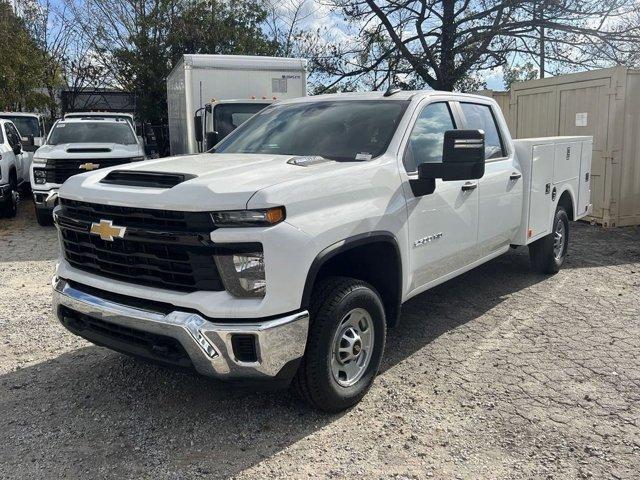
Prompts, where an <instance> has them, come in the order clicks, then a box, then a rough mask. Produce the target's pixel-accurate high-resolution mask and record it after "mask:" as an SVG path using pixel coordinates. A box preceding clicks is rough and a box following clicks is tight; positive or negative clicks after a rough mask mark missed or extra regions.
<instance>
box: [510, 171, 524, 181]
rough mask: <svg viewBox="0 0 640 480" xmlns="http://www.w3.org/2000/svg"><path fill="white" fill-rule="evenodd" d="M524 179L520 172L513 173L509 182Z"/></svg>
mask: <svg viewBox="0 0 640 480" xmlns="http://www.w3.org/2000/svg"><path fill="white" fill-rule="evenodd" d="M521 177H522V174H521V173H519V172H513V173H512V174H511V176H510V177H509V180H518V179H519V178H521Z"/></svg>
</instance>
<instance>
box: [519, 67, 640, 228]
mask: <svg viewBox="0 0 640 480" xmlns="http://www.w3.org/2000/svg"><path fill="white" fill-rule="evenodd" d="M507 119H508V120H507V121H508V123H509V129H510V130H511V134H512V135H513V137H514V138H528V137H545V136H557V135H591V136H592V137H593V157H592V166H591V199H592V202H593V213H592V216H591V217H590V218H592V219H593V220H595V221H596V222H597V223H599V224H601V225H603V226H607V227H615V226H624V225H638V224H640V71H639V70H631V69H627V68H624V67H615V68H608V69H603V70H594V71H590V72H583V73H574V74H569V75H561V76H558V77H550V78H543V79H539V80H531V81H527V82H520V83H514V84H513V85H512V86H511V101H510V107H509V115H508V116H507Z"/></svg>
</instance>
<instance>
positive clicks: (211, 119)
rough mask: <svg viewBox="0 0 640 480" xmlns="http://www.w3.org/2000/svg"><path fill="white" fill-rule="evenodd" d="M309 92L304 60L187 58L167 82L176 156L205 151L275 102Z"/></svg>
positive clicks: (171, 138) (237, 56) (173, 153)
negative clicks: (218, 113)
mask: <svg viewBox="0 0 640 480" xmlns="http://www.w3.org/2000/svg"><path fill="white" fill-rule="evenodd" d="M306 94H307V61H306V60H304V59H299V58H277V57H252V56H242V55H183V56H182V58H181V59H180V60H179V61H178V63H177V64H176V66H175V67H174V68H173V70H172V71H171V73H170V74H169V76H168V78H167V104H168V111H169V142H170V148H171V154H172V155H177V154H183V153H198V152H200V151H205V150H207V149H208V148H210V147H212V146H213V144H210V145H207V144H208V143H212V142H213V143H217V141H219V140H221V139H222V138H223V137H224V136H226V134H228V133H230V131H231V130H233V128H235V127H237V126H239V125H240V123H242V122H243V121H244V120H246V119H248V118H249V117H250V116H251V115H252V114H253V113H256V112H258V111H259V110H261V109H262V108H264V107H265V106H266V105H268V104H269V103H272V102H273V101H274V100H280V99H290V98H296V97H303V96H305V95H306ZM229 100H232V101H231V102H229ZM218 108H220V110H221V112H220V113H221V114H220V115H216V109H218ZM222 110H224V112H223V111H222ZM216 122H218V123H221V125H217V124H216ZM207 138H208V142H207V141H205V140H207Z"/></svg>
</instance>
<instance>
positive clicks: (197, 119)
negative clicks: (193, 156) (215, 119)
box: [193, 115, 202, 143]
mask: <svg viewBox="0 0 640 480" xmlns="http://www.w3.org/2000/svg"><path fill="white" fill-rule="evenodd" d="M193 125H194V128H195V130H196V142H198V143H200V142H202V116H201V115H194V117H193Z"/></svg>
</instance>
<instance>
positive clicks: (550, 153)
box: [527, 144, 556, 243]
mask: <svg viewBox="0 0 640 480" xmlns="http://www.w3.org/2000/svg"><path fill="white" fill-rule="evenodd" d="M555 149H556V146H555V145H553V144H547V145H535V146H533V147H532V162H531V185H530V188H531V190H530V197H529V222H528V228H527V243H530V242H533V241H534V240H537V239H538V238H541V237H544V236H545V235H548V234H549V233H550V232H551V230H550V227H551V226H550V223H549V218H550V217H549V215H550V214H551V210H552V208H553V201H552V200H551V190H552V188H553V168H554V159H555Z"/></svg>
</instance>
